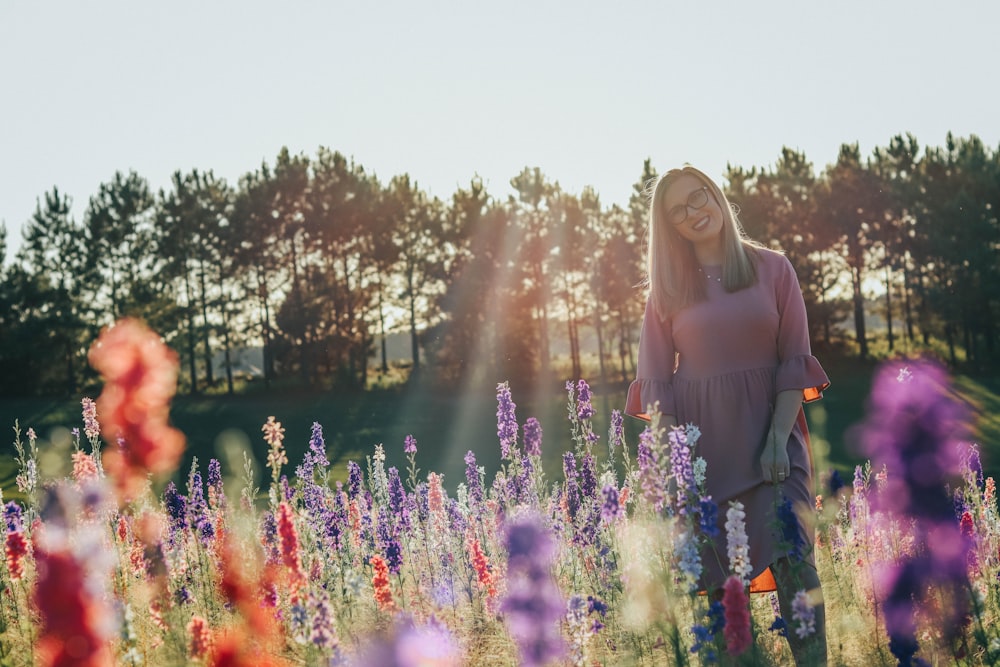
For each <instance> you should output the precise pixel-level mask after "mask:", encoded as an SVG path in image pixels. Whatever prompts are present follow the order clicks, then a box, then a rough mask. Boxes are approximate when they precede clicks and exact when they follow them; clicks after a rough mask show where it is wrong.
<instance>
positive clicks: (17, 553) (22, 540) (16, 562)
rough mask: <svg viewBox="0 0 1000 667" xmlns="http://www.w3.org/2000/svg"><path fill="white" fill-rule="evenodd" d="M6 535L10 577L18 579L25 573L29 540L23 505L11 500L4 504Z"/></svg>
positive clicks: (5, 550) (5, 544)
mask: <svg viewBox="0 0 1000 667" xmlns="http://www.w3.org/2000/svg"><path fill="white" fill-rule="evenodd" d="M4 518H5V520H6V521H5V523H6V530H5V531H4V534H5V535H6V537H5V540H4V555H5V556H6V559H7V571H8V572H9V573H10V578H11V579H12V580H14V581H17V580H18V579H20V578H21V576H22V575H23V574H24V557H25V556H27V555H28V540H27V538H26V537H25V536H24V526H23V519H22V516H21V506H20V505H18V504H17V503H15V502H13V501H11V502H9V503H7V504H6V505H5V506H4Z"/></svg>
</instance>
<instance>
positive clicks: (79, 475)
mask: <svg viewBox="0 0 1000 667" xmlns="http://www.w3.org/2000/svg"><path fill="white" fill-rule="evenodd" d="M72 461H73V480H74V481H76V482H77V483H80V482H84V481H86V480H88V479H97V477H98V472H97V463H96V462H95V461H94V457H92V456H91V455H90V454H87V453H86V452H84V451H79V450H78V451H75V452H73V454H72Z"/></svg>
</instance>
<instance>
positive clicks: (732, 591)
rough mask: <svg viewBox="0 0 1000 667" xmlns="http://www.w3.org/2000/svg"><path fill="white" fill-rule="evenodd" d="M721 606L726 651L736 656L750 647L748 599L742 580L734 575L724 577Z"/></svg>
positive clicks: (751, 641) (751, 639) (751, 640)
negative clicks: (723, 612) (723, 614)
mask: <svg viewBox="0 0 1000 667" xmlns="http://www.w3.org/2000/svg"><path fill="white" fill-rule="evenodd" d="M722 590H723V592H722V607H723V609H725V618H726V627H725V628H724V629H723V631H722V634H723V636H724V637H725V638H726V651H728V652H729V655H732V656H737V655H740V654H741V653H743V652H744V651H746V650H747V649H748V648H750V645H751V644H752V643H753V637H751V635H750V601H749V600H747V595H746V591H745V589H744V587H743V581H742V580H741V579H740V578H739V577H738V576H736V575H731V576H730V577H729V578H728V579H726V583H725V584H723V588H722Z"/></svg>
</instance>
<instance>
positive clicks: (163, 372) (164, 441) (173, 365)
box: [88, 318, 184, 499]
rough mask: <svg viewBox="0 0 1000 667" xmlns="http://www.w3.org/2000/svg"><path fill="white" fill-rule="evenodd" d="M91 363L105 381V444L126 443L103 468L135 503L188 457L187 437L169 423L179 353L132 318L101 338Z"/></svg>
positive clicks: (111, 451)
mask: <svg viewBox="0 0 1000 667" xmlns="http://www.w3.org/2000/svg"><path fill="white" fill-rule="evenodd" d="M88 358H89V360H90V365H91V366H93V368H94V370H96V371H97V372H98V373H100V374H101V376H103V378H104V389H103V390H102V391H101V395H100V397H99V398H98V399H97V409H98V410H99V411H100V413H101V415H102V419H103V422H104V423H103V424H102V425H101V426H102V429H103V431H104V434H105V440H106V441H109V442H120V443H121V444H120V445H119V446H112V447H109V448H108V449H107V450H106V451H105V453H104V459H103V462H102V463H103V468H104V470H106V471H107V473H108V474H109V475H110V476H112V477H113V478H114V480H115V484H116V487H117V489H118V491H119V494H120V496H121V497H122V498H125V499H127V498H131V497H133V496H135V495H136V494H137V493H138V492H139V491H141V490H142V488H143V487H144V486H145V484H146V476H147V474H148V473H152V474H154V475H160V474H164V473H170V472H172V471H173V470H175V469H176V468H177V464H178V463H179V462H180V458H181V454H182V453H183V451H184V435H183V434H182V433H181V432H180V431H178V430H177V429H175V428H173V427H171V426H170V425H169V423H168V420H169V415H170V401H171V399H172V398H173V395H174V392H175V391H176V389H177V372H178V358H177V353H176V352H174V351H173V350H172V349H170V348H169V347H167V346H166V344H164V342H163V340H162V339H161V338H160V337H159V336H158V335H157V334H156V333H154V332H153V331H152V330H151V329H149V328H148V327H147V326H146V325H145V324H143V323H141V322H140V321H138V320H135V319H129V318H126V319H123V320H119V321H118V322H117V323H116V324H114V325H113V326H111V327H108V328H106V329H105V330H104V331H103V332H102V333H101V335H100V336H99V337H98V339H97V342H95V343H94V345H93V346H92V347H91V348H90V351H89V353H88Z"/></svg>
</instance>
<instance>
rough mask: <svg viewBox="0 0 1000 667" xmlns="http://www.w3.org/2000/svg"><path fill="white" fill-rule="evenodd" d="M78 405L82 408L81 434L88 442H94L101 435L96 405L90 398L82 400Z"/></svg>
mask: <svg viewBox="0 0 1000 667" xmlns="http://www.w3.org/2000/svg"><path fill="white" fill-rule="evenodd" d="M80 403H81V404H82V406H83V432H84V433H85V434H86V436H87V439H88V440H94V439H95V438H97V437H98V436H100V435H101V425H100V424H99V423H98V422H97V404H96V403H94V401H93V399H90V398H84V399H83V400H81V401H80Z"/></svg>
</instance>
